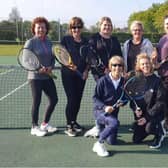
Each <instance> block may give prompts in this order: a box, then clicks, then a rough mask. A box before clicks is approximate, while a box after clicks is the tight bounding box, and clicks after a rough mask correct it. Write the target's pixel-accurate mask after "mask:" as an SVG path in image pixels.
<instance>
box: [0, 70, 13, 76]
mask: <svg viewBox="0 0 168 168" xmlns="http://www.w3.org/2000/svg"><path fill="white" fill-rule="evenodd" d="M12 71H14V69H10V70H8V71H5V72H1V73H0V75H5V74H7V73H10V72H12Z"/></svg>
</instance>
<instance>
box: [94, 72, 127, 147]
mask: <svg viewBox="0 0 168 168" xmlns="http://www.w3.org/2000/svg"><path fill="white" fill-rule="evenodd" d="M123 83H124V78H121V79H120V82H119V84H118V87H117V89H115V87H114V85H113V82H112V79H111V78H110V76H109V74H107V75H105V76H103V77H101V78H100V80H99V81H98V82H97V85H96V88H95V93H94V96H93V102H94V116H95V119H96V121H97V124H98V125H100V126H103V129H101V132H100V134H99V141H100V142H103V141H104V140H106V141H107V143H108V144H115V143H116V140H117V130H118V126H119V121H118V112H119V108H116V109H115V110H114V111H113V112H112V113H110V114H107V115H106V113H105V111H104V109H105V106H107V105H109V106H111V105H113V104H115V103H116V102H117V100H118V99H119V98H120V96H121V94H122V87H123Z"/></svg>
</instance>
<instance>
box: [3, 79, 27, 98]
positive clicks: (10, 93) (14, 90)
mask: <svg viewBox="0 0 168 168" xmlns="http://www.w3.org/2000/svg"><path fill="white" fill-rule="evenodd" d="M28 83H29V81H26V82H25V83H23V84H22V85H20V86H19V87H17V88H15V89H13V90H12V91H10V92H9V93H7V94H6V95H5V96H3V97H1V98H0V101H2V100H4V99H6V98H7V97H8V96H10V95H12V94H13V93H15V92H16V91H17V90H19V89H21V88H22V87H24V86H25V85H27V84H28Z"/></svg>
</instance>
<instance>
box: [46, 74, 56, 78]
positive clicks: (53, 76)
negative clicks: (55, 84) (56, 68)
mask: <svg viewBox="0 0 168 168" xmlns="http://www.w3.org/2000/svg"><path fill="white" fill-rule="evenodd" d="M48 75H49V76H50V77H51V78H53V79H57V76H56V75H54V74H53V73H49V74H48Z"/></svg>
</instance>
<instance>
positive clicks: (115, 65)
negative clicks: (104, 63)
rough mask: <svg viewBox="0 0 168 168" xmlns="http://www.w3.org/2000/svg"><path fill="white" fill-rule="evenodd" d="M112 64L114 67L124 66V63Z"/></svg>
mask: <svg viewBox="0 0 168 168" xmlns="http://www.w3.org/2000/svg"><path fill="white" fill-rule="evenodd" d="M111 66H113V67H117V66H118V67H123V65H122V64H111Z"/></svg>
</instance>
